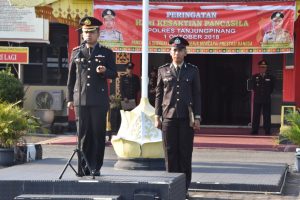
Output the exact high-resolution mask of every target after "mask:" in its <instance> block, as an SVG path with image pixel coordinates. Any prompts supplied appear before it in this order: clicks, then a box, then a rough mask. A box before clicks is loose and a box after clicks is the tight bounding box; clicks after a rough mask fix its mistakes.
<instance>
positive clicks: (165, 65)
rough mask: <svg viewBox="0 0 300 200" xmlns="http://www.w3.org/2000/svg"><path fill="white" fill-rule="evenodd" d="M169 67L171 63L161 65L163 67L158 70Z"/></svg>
mask: <svg viewBox="0 0 300 200" xmlns="http://www.w3.org/2000/svg"><path fill="white" fill-rule="evenodd" d="M167 66H170V63H166V64H164V65H161V66H160V67H158V68H163V67H167Z"/></svg>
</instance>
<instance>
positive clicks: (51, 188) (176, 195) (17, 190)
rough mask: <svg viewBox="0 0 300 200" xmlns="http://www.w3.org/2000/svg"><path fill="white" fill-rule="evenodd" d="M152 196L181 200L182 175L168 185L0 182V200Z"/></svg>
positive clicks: (108, 182) (50, 181) (58, 181)
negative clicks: (31, 196)
mask: <svg viewBox="0 0 300 200" xmlns="http://www.w3.org/2000/svg"><path fill="white" fill-rule="evenodd" d="M143 193H145V194H147V193H155V194H157V195H158V197H159V199H164V200H175V199H176V200H184V199H185V194H186V192H185V176H184V175H183V174H181V175H179V176H177V177H175V178H174V179H173V180H172V181H168V182H155V183H151V182H138V181H137V182H134V181H132V182H126V181H124V182H121V181H120V182H112V181H103V180H102V181H101V180H93V179H84V180H83V179H82V180H13V181H11V180H1V181H0V200H12V199H14V198H16V197H17V196H19V195H25V194H35V195H37V194H43V195H47V194H48V195H120V196H121V199H122V200H133V199H134V196H135V195H136V194H143Z"/></svg>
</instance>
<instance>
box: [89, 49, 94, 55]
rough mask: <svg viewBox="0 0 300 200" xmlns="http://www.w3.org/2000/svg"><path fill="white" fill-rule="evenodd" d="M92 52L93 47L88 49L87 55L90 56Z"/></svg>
mask: <svg viewBox="0 0 300 200" xmlns="http://www.w3.org/2000/svg"><path fill="white" fill-rule="evenodd" d="M92 52H93V47H90V48H89V55H90V56H91V55H92Z"/></svg>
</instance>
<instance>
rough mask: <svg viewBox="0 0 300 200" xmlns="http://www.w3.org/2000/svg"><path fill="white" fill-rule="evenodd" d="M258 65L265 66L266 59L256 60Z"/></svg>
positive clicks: (266, 64)
mask: <svg viewBox="0 0 300 200" xmlns="http://www.w3.org/2000/svg"><path fill="white" fill-rule="evenodd" d="M258 65H259V66H260V67H267V66H268V63H267V61H266V60H261V61H259V62H258Z"/></svg>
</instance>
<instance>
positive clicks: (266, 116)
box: [252, 102, 271, 134]
mask: <svg viewBox="0 0 300 200" xmlns="http://www.w3.org/2000/svg"><path fill="white" fill-rule="evenodd" d="M261 111H262V113H263V121H264V129H265V133H266V134H270V130H271V102H264V103H256V102H254V108H253V117H252V133H254V134H257V133H258V129H259V122H260V114H261Z"/></svg>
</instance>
